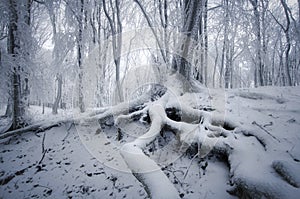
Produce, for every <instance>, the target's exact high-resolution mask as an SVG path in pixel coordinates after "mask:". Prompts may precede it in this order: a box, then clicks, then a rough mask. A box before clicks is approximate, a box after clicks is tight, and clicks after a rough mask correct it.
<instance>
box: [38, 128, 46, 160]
mask: <svg viewBox="0 0 300 199" xmlns="http://www.w3.org/2000/svg"><path fill="white" fill-rule="evenodd" d="M45 137H46V133H44V135H43V140H42V153H43V155H42V158H41V160H40V161H39V162H38V164H41V163H42V161H43V159H44V158H45V155H46V153H47V151H48V150H47V149H45Z"/></svg>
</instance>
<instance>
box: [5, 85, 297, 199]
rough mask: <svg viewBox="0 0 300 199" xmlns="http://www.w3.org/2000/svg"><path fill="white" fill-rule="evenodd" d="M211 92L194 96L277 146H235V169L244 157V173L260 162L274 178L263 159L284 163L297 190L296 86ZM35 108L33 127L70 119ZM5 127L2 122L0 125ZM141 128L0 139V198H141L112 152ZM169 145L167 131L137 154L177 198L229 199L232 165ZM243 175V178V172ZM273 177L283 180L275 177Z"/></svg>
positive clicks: (172, 141)
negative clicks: (154, 164)
mask: <svg viewBox="0 0 300 199" xmlns="http://www.w3.org/2000/svg"><path fill="white" fill-rule="evenodd" d="M210 95H211V98H205V97H203V98H201V95H199V96H198V97H199V101H201V104H202V103H203V104H206V105H210V106H209V107H214V106H219V107H220V106H221V108H222V109H224V116H225V117H229V118H231V119H233V120H235V121H238V122H239V125H241V126H251V128H252V129H256V130H257V132H259V133H261V134H262V135H263V137H267V138H268V139H269V140H270V141H269V142H274V143H277V142H278V143H277V144H276V145H277V148H271V149H270V150H269V149H267V150H266V151H264V150H263V149H260V148H262V147H260V146H256V145H255V142H253V147H254V149H255V150H257V151H258V153H253V149H252V148H251V146H250V148H249V146H248V145H247V144H245V147H244V148H242V149H245V150H243V151H240V152H238V153H236V155H238V157H236V158H237V159H240V161H241V164H243V162H247V160H248V158H249V159H251V160H255V162H250V163H249V165H248V167H249V171H248V172H251V171H255V170H257V171H258V172H257V173H258V175H260V173H259V172H260V167H261V166H260V164H262V165H263V166H265V167H266V168H269V169H266V170H265V171H263V172H266V173H276V172H275V171H274V170H273V169H272V167H271V165H272V162H270V165H268V164H265V162H266V160H265V159H262V158H264V157H268V158H270V161H271V160H272V161H273V160H278V161H283V162H287V164H288V165H291V167H286V168H291V170H292V171H289V172H288V173H289V174H292V176H291V177H292V179H293V180H294V181H295V182H294V185H295V186H294V187H297V186H298V185H299V184H300V163H299V161H300V130H299V129H300V88H299V87H286V88H277V87H265V88H257V89H237V90H231V91H228V92H223V91H221V90H210ZM192 97H193V96H190V98H192ZM187 100H189V96H187ZM214 100H216V101H214ZM217 101H221V102H220V103H219V102H217ZM41 110H42V109H41V107H32V108H31V110H30V112H31V115H32V116H33V118H34V119H33V120H32V123H35V122H41V121H45V122H47V121H48V120H52V119H55V118H56V117H69V116H70V115H72V114H74V113H71V112H68V111H65V112H63V111H60V115H59V116H52V115H51V111H50V110H48V109H46V112H45V114H41ZM1 122H2V123H1ZM4 125H5V120H4V119H3V118H2V120H1V121H0V126H4ZM147 128H148V126H147V125H144V124H142V123H141V122H140V121H135V122H132V123H128V124H125V126H124V127H123V128H122V130H124V131H125V132H130V134H129V133H125V134H123V137H122V139H121V140H119V138H117V136H118V129H117V128H115V127H114V126H111V125H110V124H107V125H104V126H100V125H99V124H98V123H97V122H82V123H80V124H78V125H71V124H69V123H67V124H64V125H61V126H59V127H54V128H51V129H50V130H46V131H44V132H40V133H34V132H28V133H25V134H22V135H16V136H13V137H9V138H5V139H2V140H1V141H0V198H45V197H48V198H110V197H111V198H148V195H147V193H146V192H145V190H144V187H143V185H142V184H141V183H140V182H139V181H138V180H137V179H136V178H135V177H134V176H133V175H132V174H131V173H130V171H129V170H128V168H127V167H126V164H125V162H124V160H123V158H122V157H121V155H120V154H119V150H120V147H121V146H122V145H123V144H124V143H127V142H129V141H131V140H133V139H135V138H136V137H137V136H140V135H141V134H143V132H145V131H147ZM99 129H102V130H101V132H100V131H99ZM237 136H238V135H237ZM246 139H247V141H249V139H250V138H247V137H246V138H242V137H241V138H240V141H243V140H246ZM267 143H268V142H267ZM176 144H177V143H176V138H175V136H174V135H173V134H172V133H171V132H169V131H166V132H165V133H164V134H163V135H161V136H160V137H159V138H157V139H156V140H155V142H154V144H153V145H151V146H148V147H147V149H146V150H145V151H144V153H145V154H147V155H148V156H149V157H150V158H152V159H153V160H155V162H157V163H158V165H160V166H161V167H162V170H163V172H164V173H165V175H166V176H167V177H168V178H169V180H170V181H171V182H172V183H173V184H174V186H175V187H176V189H177V190H178V194H179V196H180V197H181V198H211V199H212V198H236V197H235V196H232V195H230V194H229V193H228V192H227V191H226V190H228V189H230V187H231V184H230V178H231V176H230V175H231V172H232V171H234V168H230V169H231V170H232V171H230V169H229V168H228V162H226V161H224V159H223V157H220V156H218V155H216V154H213V153H209V154H208V155H207V156H206V157H203V158H199V157H194V155H195V153H196V152H193V151H186V152H184V153H182V151H180V150H178V147H177V146H176ZM250 150H252V151H250ZM259 150H261V152H262V154H266V153H267V155H268V156H265V155H261V156H256V157H252V155H253V154H259ZM274 151H276V152H274ZM278 154H280V155H278ZM269 156H270V157H269ZM275 156H276V157H275ZM171 157H172V158H171ZM265 167H264V168H265ZM243 168H245V167H243ZM261 168H262V167H261ZM242 172H245V173H247V170H242ZM253 175H254V176H255V175H256V174H253ZM266 176H268V175H266ZM274 176H275V178H276V179H277V178H278V179H280V180H281V178H282V176H280V175H278V174H276V175H274ZM260 178H264V175H261V176H260ZM270 181H272V178H271V179H270ZM282 181H283V182H284V183H285V184H286V186H287V187H292V186H291V185H290V184H289V183H287V182H286V181H285V180H284V179H282ZM270 183H272V182H270ZM158 184H159V182H158ZM162 187H163V186H162ZM282 188H283V189H284V188H285V187H282ZM293 189H294V188H293ZM293 189H292V190H293ZM296 189H299V188H296ZM162 191H163V190H162Z"/></svg>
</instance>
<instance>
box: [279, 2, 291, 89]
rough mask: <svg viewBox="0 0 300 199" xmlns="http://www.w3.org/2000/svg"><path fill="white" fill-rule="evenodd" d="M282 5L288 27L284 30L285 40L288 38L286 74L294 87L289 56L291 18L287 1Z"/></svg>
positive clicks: (288, 81)
mask: <svg viewBox="0 0 300 199" xmlns="http://www.w3.org/2000/svg"><path fill="white" fill-rule="evenodd" d="M281 5H282V6H283V9H284V13H285V17H286V27H285V28H284V33H285V38H286V49H285V74H286V78H287V84H288V86H292V79H291V75H290V67H289V65H290V64H289V61H290V60H289V54H290V50H291V39H290V33H289V31H290V16H289V13H288V7H287V4H286V1H285V0H281Z"/></svg>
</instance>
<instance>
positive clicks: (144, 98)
mask: <svg viewBox="0 0 300 199" xmlns="http://www.w3.org/2000/svg"><path fill="white" fill-rule="evenodd" d="M165 92H166V89H165V88H164V87H162V86H160V85H152V86H151V87H150V88H149V90H148V91H147V92H145V93H144V94H143V95H141V96H140V97H138V98H136V99H134V100H130V101H129V102H123V103H120V104H117V105H116V106H112V107H110V108H107V107H104V108H101V109H99V110H95V111H91V112H87V113H81V114H77V115H74V116H73V117H68V118H65V117H61V118H57V119H55V120H51V121H43V122H39V123H36V124H32V125H28V126H26V127H24V128H20V129H16V130H13V131H8V132H6V131H7V130H8V128H7V129H6V128H5V129H4V130H1V131H2V132H0V139H4V138H7V137H10V136H14V135H20V134H23V133H27V132H31V131H32V132H42V131H45V130H47V129H50V128H52V127H55V126H60V125H61V124H63V123H74V124H79V123H81V122H91V121H95V120H99V122H100V123H101V121H103V120H106V119H108V118H110V117H114V116H119V115H125V114H127V113H128V112H131V111H132V110H134V109H136V108H138V107H139V106H142V105H144V104H145V103H147V102H149V101H151V100H153V99H155V98H157V97H160V96H162V95H163V94H164V93H165ZM132 114H135V112H133V113H132ZM125 117H126V116H125Z"/></svg>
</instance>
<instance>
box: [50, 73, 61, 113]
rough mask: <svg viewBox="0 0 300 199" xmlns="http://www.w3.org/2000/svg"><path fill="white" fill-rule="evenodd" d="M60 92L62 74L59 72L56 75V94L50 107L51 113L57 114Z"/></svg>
mask: <svg viewBox="0 0 300 199" xmlns="http://www.w3.org/2000/svg"><path fill="white" fill-rule="evenodd" d="M61 93H62V76H61V74H58V75H57V96H56V98H55V101H54V104H53V107H52V113H53V114H57V109H58V105H59V102H60V101H61Z"/></svg>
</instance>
